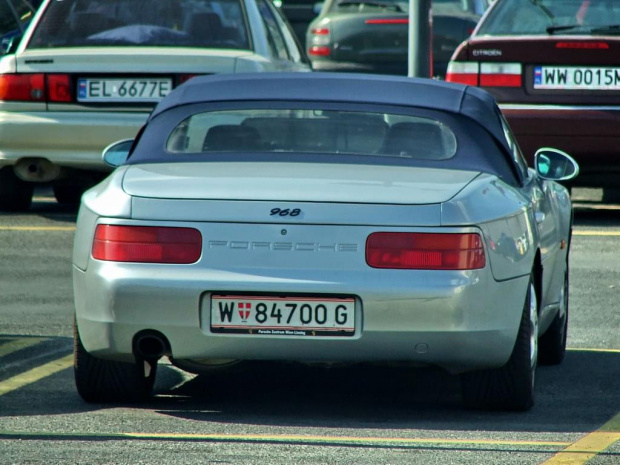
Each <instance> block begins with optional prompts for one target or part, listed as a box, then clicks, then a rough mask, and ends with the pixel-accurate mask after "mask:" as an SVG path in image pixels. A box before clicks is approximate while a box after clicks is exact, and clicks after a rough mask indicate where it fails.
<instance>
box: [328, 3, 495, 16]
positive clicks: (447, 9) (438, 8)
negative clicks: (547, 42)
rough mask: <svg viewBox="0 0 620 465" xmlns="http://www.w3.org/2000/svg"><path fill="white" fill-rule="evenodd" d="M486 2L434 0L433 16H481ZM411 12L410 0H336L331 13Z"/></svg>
mask: <svg viewBox="0 0 620 465" xmlns="http://www.w3.org/2000/svg"><path fill="white" fill-rule="evenodd" d="M484 5H485V1H484V0H433V14H435V15H444V14H447V15H454V14H463V13H475V14H481V13H482V10H483V9H484ZM377 9H379V10H389V11H395V12H407V11H409V1H408V0H336V1H335V2H334V3H333V4H332V8H331V11H338V12H352V11H368V10H371V11H373V10H377Z"/></svg>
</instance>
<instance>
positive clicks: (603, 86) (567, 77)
mask: <svg viewBox="0 0 620 465" xmlns="http://www.w3.org/2000/svg"><path fill="white" fill-rule="evenodd" d="M534 89H557V90H620V68H618V67H584V66H536V67H535V68H534Z"/></svg>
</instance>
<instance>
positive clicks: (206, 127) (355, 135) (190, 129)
mask: <svg viewBox="0 0 620 465" xmlns="http://www.w3.org/2000/svg"><path fill="white" fill-rule="evenodd" d="M166 150H167V151H168V152H171V153H177V154H189V153H209V152H218V153H219V152H239V153H247V152H285V153H324V154H354V155H372V156H385V157H400V158H411V159H419V160H446V159H449V158H452V157H453V156H454V154H455V153H456V150H457V144H456V137H455V135H454V133H453V132H452V130H451V129H450V128H449V127H447V126H446V125H445V124H443V123H441V122H440V121H437V120H434V119H430V118H426V117H419V116H406V115H395V114H388V113H369V112H358V111H338V110H308V109H290V110H280V109H257V110H254V109H252V110H225V111H209V112H204V113H198V114H195V115H192V116H191V117H189V118H187V119H185V120H184V121H183V122H182V123H181V124H179V125H178V126H177V127H176V128H175V129H174V131H173V132H172V134H171V135H170V137H169V138H168V141H167V144H166Z"/></svg>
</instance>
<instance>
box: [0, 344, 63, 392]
mask: <svg viewBox="0 0 620 465" xmlns="http://www.w3.org/2000/svg"><path fill="white" fill-rule="evenodd" d="M70 366H73V354H71V355H67V356H66V357H63V358H59V359H58V360H54V361H52V362H49V363H46V364H45V365H41V366H39V367H37V368H33V369H32V370H30V371H27V372H26V373H22V374H20V375H17V376H14V377H12V378H9V379H7V380H5V381H1V382H0V396H3V395H4V394H8V393H9V392H12V391H15V390H17V389H20V388H22V387H24V386H27V385H28V384H32V383H35V382H37V381H39V380H41V379H43V378H45V377H47V376H51V375H53V374H55V373H58V372H59V371H62V370H66V369H67V368H69V367H70Z"/></svg>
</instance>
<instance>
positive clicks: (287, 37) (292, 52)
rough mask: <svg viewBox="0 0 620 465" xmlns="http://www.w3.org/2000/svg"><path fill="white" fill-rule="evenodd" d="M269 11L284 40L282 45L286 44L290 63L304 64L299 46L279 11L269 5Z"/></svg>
mask: <svg viewBox="0 0 620 465" xmlns="http://www.w3.org/2000/svg"><path fill="white" fill-rule="evenodd" d="M270 8H271V11H272V12H273V17H274V19H275V21H276V23H277V24H278V28H279V29H280V31H281V33H282V38H283V39H284V43H285V44H286V48H287V49H288V54H289V56H290V58H291V60H292V61H294V62H295V63H301V62H305V59H304V57H303V56H302V54H301V52H300V49H299V44H298V42H297V40H296V39H295V36H294V35H293V32H292V31H291V29H290V26H289V24H288V23H287V21H286V20H285V19H284V17H283V16H282V13H280V10H278V9H277V8H275V7H273V5H270Z"/></svg>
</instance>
